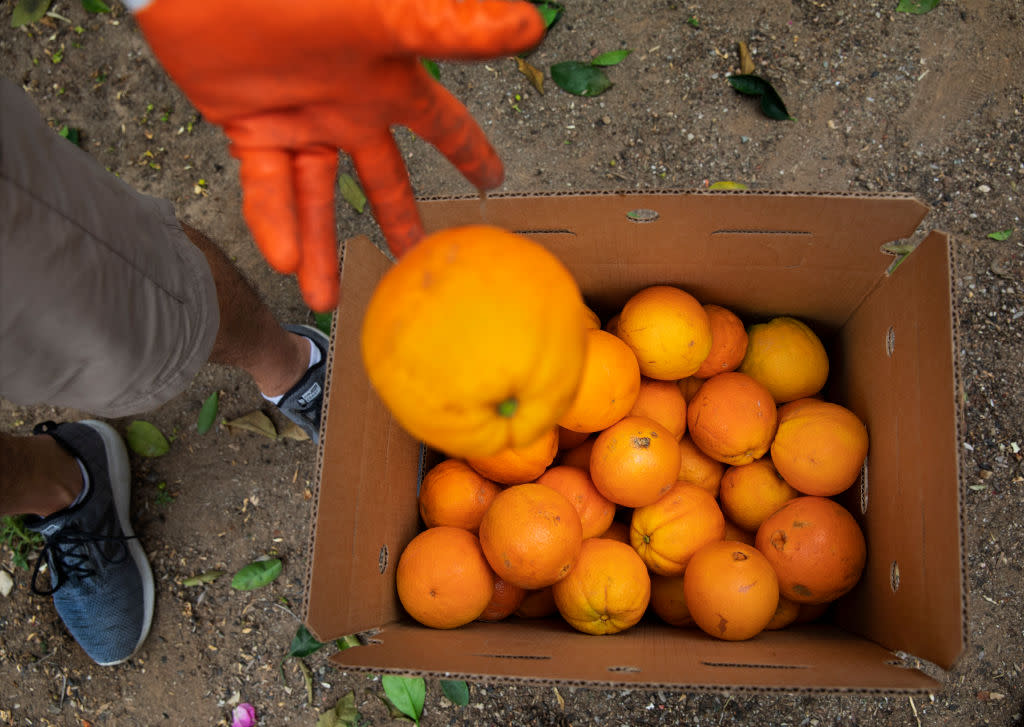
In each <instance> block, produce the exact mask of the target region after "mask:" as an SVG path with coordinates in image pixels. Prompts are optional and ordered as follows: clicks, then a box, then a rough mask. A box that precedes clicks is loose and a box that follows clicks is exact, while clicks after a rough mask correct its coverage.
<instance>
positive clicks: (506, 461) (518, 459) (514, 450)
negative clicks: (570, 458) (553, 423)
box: [466, 428, 558, 485]
mask: <svg viewBox="0 0 1024 727" xmlns="http://www.w3.org/2000/svg"><path fill="white" fill-rule="evenodd" d="M557 453H558V430H557V429H555V428H551V429H550V430H548V431H547V432H545V433H544V434H542V435H541V436H540V437H538V438H537V439H536V440H534V441H533V442H530V443H528V444H524V445H522V446H520V447H510V448H509V449H503V450H501V451H500V452H498V453H496V454H492V455H491V456H489V457H470V458H469V459H467V460H466V463H467V464H468V465H469V466H470V467H472V468H473V469H474V470H476V471H477V472H479V473H480V474H481V475H483V476H484V477H486V478H487V479H489V480H493V481H495V482H500V483H501V484H503V485H521V484H523V483H525V482H533V481H534V480H536V479H537V478H538V477H540V476H541V474H543V472H544V470H546V469H547V468H548V465H550V464H551V463H552V462H553V461H554V459H555V454H557Z"/></svg>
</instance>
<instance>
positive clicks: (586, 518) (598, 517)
mask: <svg viewBox="0 0 1024 727" xmlns="http://www.w3.org/2000/svg"><path fill="white" fill-rule="evenodd" d="M537 484H539V485H544V486H545V487H550V488H551V489H552V490H555V491H556V492H559V493H561V494H562V496H563V497H565V499H567V500H568V501H569V502H571V503H572V506H573V507H574V508H576V513H577V514H578V515H579V516H580V524H581V525H582V526H583V537H584V538H593V537H595V536H597V535H600V534H601V533H603V532H604V531H606V530H607V529H608V526H610V525H611V524H612V520H614V519H615V503H614V502H610V501H609V500H608V499H607V498H605V496H604V495H602V494H601V493H600V492H598V491H597V488H596V487H594V482H593V480H591V479H590V475H589V474H587V471H586V470H583V469H580V468H579V467H566V466H564V465H560V466H558V467H552V468H551V469H549V470H548V471H547V472H545V473H544V474H542V475H541V476H540V477H538V478H537Z"/></svg>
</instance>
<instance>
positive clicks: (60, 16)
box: [46, 10, 71, 25]
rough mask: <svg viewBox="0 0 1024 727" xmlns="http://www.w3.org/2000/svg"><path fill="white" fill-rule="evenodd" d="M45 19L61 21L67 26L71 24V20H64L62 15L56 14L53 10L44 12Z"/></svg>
mask: <svg viewBox="0 0 1024 727" xmlns="http://www.w3.org/2000/svg"><path fill="white" fill-rule="evenodd" d="M46 17H48V18H56V19H57V20H63V21H64V22H65V23H67V24H68V25H70V24H71V18H65V17H64V16H63V15H61V14H60V13H58V12H56V11H54V10H48V11H46Z"/></svg>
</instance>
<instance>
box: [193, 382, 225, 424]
mask: <svg viewBox="0 0 1024 727" xmlns="http://www.w3.org/2000/svg"><path fill="white" fill-rule="evenodd" d="M219 403H220V392H219V391H215V392H213V393H212V394H210V395H209V396H208V397H206V401H204V402H203V408H202V409H200V410H199V419H198V420H197V421H196V429H198V430H199V433H200V434H206V433H207V432H208V431H210V427H212V426H213V423H214V422H215V421H216V420H217V405H218V404H219Z"/></svg>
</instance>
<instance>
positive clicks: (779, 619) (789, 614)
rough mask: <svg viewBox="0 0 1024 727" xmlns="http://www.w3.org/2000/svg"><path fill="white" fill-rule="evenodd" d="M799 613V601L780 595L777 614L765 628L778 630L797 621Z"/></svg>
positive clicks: (776, 608) (766, 629) (776, 609)
mask: <svg viewBox="0 0 1024 727" xmlns="http://www.w3.org/2000/svg"><path fill="white" fill-rule="evenodd" d="M799 615H800V604H799V603H797V602H796V601H790V600H789V599H788V598H785V597H783V596H779V605H778V606H776V607H775V614H774V615H773V616H772V620H771V621H769V622H768V625H767V626H765V627H764V630H765V631H778V630H779V629H784V628H786V627H787V626H789V625H790V624H792V623H793V622H794V621H796V619H797V616H799Z"/></svg>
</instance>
